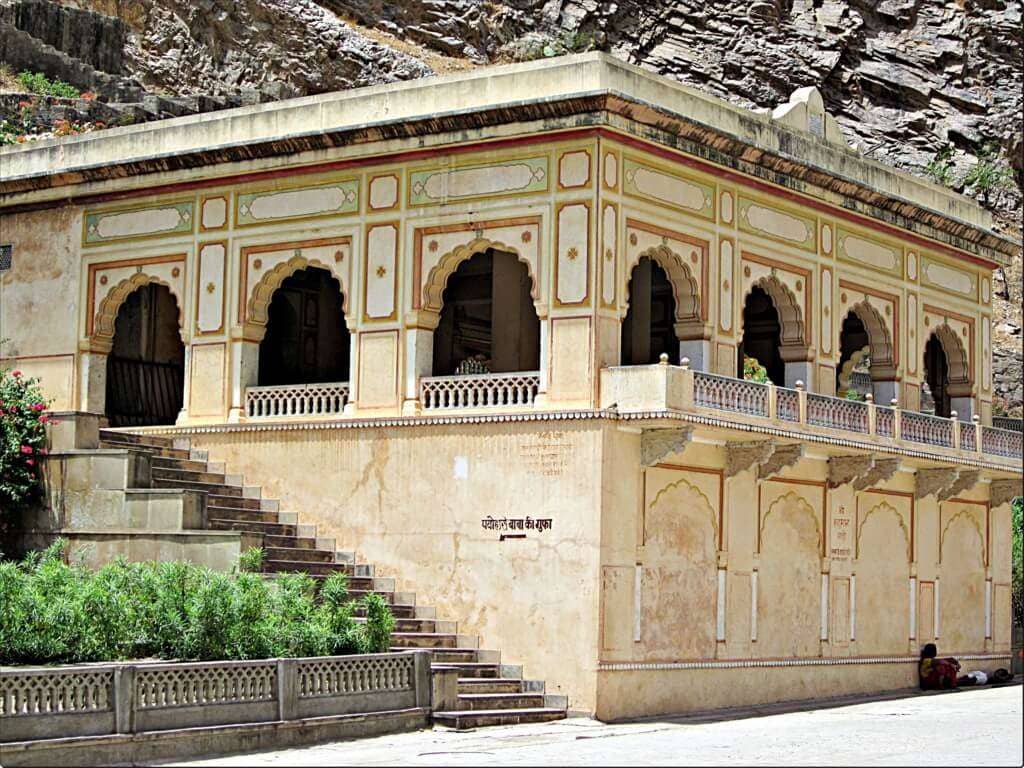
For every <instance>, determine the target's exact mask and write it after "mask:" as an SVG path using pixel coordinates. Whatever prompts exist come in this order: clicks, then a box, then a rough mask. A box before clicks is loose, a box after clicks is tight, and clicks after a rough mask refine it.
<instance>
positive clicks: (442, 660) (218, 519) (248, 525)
mask: <svg viewBox="0 0 1024 768" xmlns="http://www.w3.org/2000/svg"><path fill="white" fill-rule="evenodd" d="M100 447H101V448H109V449H121V450H125V449H128V450H133V451H143V452H145V453H146V454H148V455H149V463H150V474H151V482H152V487H153V488H163V489H169V490H170V489H173V490H190V491H200V492H202V493H205V494H206V516H205V526H206V527H207V528H208V529H210V530H219V531H239V532H243V533H246V534H248V535H250V536H252V535H256V536H259V537H262V546H263V548H264V551H265V553H266V559H265V560H264V566H263V567H264V570H265V571H266V573H267V574H268V576H270V577H272V576H273V575H274V574H277V573H284V572H289V571H300V572H305V573H308V574H309V575H310V576H311V577H313V578H314V579H316V580H321V579H324V578H326V577H327V576H328V575H329V574H331V573H334V572H342V573H345V574H346V575H347V576H348V582H349V593H350V594H351V596H352V597H353V598H360V597H362V596H364V595H366V594H369V593H371V592H375V593H377V594H379V595H381V596H383V597H384V599H385V600H387V602H388V604H389V605H390V607H391V611H392V613H393V614H394V616H395V622H396V625H395V631H394V632H393V633H392V635H391V646H392V648H391V649H392V650H393V651H401V650H406V649H409V648H423V649H429V650H430V651H431V654H432V660H431V665H432V668H433V669H434V670H436V671H440V670H457V673H458V696H457V706H456V707H455V708H454V709H451V710H450V711H442V712H435V713H434V721H435V722H436V723H438V724H440V725H445V726H449V727H453V728H457V729H460V730H462V729H468V728H476V727H480V726H486V725H511V724H517V723H530V722H545V721H549V720H558V719H562V718H564V717H565V716H566V708H567V700H566V697H565V696H561V695H553V694H548V693H545V692H544V682H543V681H539V680H525V679H523V673H522V667H520V666H516V665H509V664H503V663H502V662H501V654H500V652H499V651H493V650H485V649H481V648H480V647H479V640H478V638H477V637H476V636H473V635H463V634H459V633H458V624H457V622H455V621H451V620H446V619H440V618H438V617H437V615H436V611H435V609H434V608H432V607H429V606H421V605H417V604H416V595H415V594H414V593H412V592H400V591H396V584H395V580H394V579H393V578H382V577H379V576H375V575H374V566H373V565H372V564H369V563H360V562H357V560H356V556H355V553H352V552H344V551H339V550H337V549H336V547H335V542H334V540H333V539H326V538H320V537H318V536H317V533H316V526H315V525H310V524H308V523H300V522H299V519H298V515H297V514H296V513H294V512H284V511H282V510H281V508H280V503H279V502H278V501H277V500H274V499H265V498H263V497H262V495H261V489H260V488H259V487H258V486H250V485H245V484H244V482H243V478H242V476H240V475H232V474H228V473H227V471H226V468H225V467H224V465H223V464H221V463H218V462H211V461H209V460H208V457H207V455H206V453H205V452H204V451H197V450H192V449H191V448H189V447H188V444H187V440H183V439H181V438H164V437H156V436H152V435H138V434H134V433H130V432H121V431H116V430H101V431H100ZM357 620H360V617H358V616H357Z"/></svg>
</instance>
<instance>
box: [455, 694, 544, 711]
mask: <svg viewBox="0 0 1024 768" xmlns="http://www.w3.org/2000/svg"><path fill="white" fill-rule="evenodd" d="M545 698H546V697H545V694H543V693H523V692H518V693H462V692H461V691H460V692H459V703H458V708H459V710H493V709H544V708H545V706H546V703H545ZM553 708H554V707H552V709H553Z"/></svg>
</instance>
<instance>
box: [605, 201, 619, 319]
mask: <svg viewBox="0 0 1024 768" xmlns="http://www.w3.org/2000/svg"><path fill="white" fill-rule="evenodd" d="M617 226H618V211H617V210H616V208H615V206H614V205H611V204H608V205H605V207H604V212H603V214H602V222H601V244H602V250H601V302H602V303H603V304H604V305H605V306H606V307H614V306H615V251H616V247H615V246H616V242H617V234H618V229H617Z"/></svg>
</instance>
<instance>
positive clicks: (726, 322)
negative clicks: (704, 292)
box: [718, 237, 734, 333]
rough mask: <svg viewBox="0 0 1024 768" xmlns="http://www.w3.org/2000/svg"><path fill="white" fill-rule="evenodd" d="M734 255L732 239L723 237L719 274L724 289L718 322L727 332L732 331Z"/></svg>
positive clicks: (719, 250)
mask: <svg viewBox="0 0 1024 768" xmlns="http://www.w3.org/2000/svg"><path fill="white" fill-rule="evenodd" d="M733 255H734V246H733V243H732V240H729V239H727V238H724V237H723V238H722V240H721V242H720V243H719V246H718V274H719V276H720V278H721V281H722V290H721V293H720V294H719V300H718V318H719V319H718V324H719V327H721V329H722V330H723V331H724V332H726V333H731V332H732V297H733V285H732V265H733Z"/></svg>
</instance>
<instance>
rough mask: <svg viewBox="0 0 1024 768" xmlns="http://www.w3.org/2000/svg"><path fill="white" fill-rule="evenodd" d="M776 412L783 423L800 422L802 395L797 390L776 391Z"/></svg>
mask: <svg viewBox="0 0 1024 768" xmlns="http://www.w3.org/2000/svg"><path fill="white" fill-rule="evenodd" d="M775 412H776V414H777V415H778V417H779V418H780V419H782V420H783V421H800V393H799V392H797V391H796V390H795V389H786V388H784V387H777V388H776V389H775Z"/></svg>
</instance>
